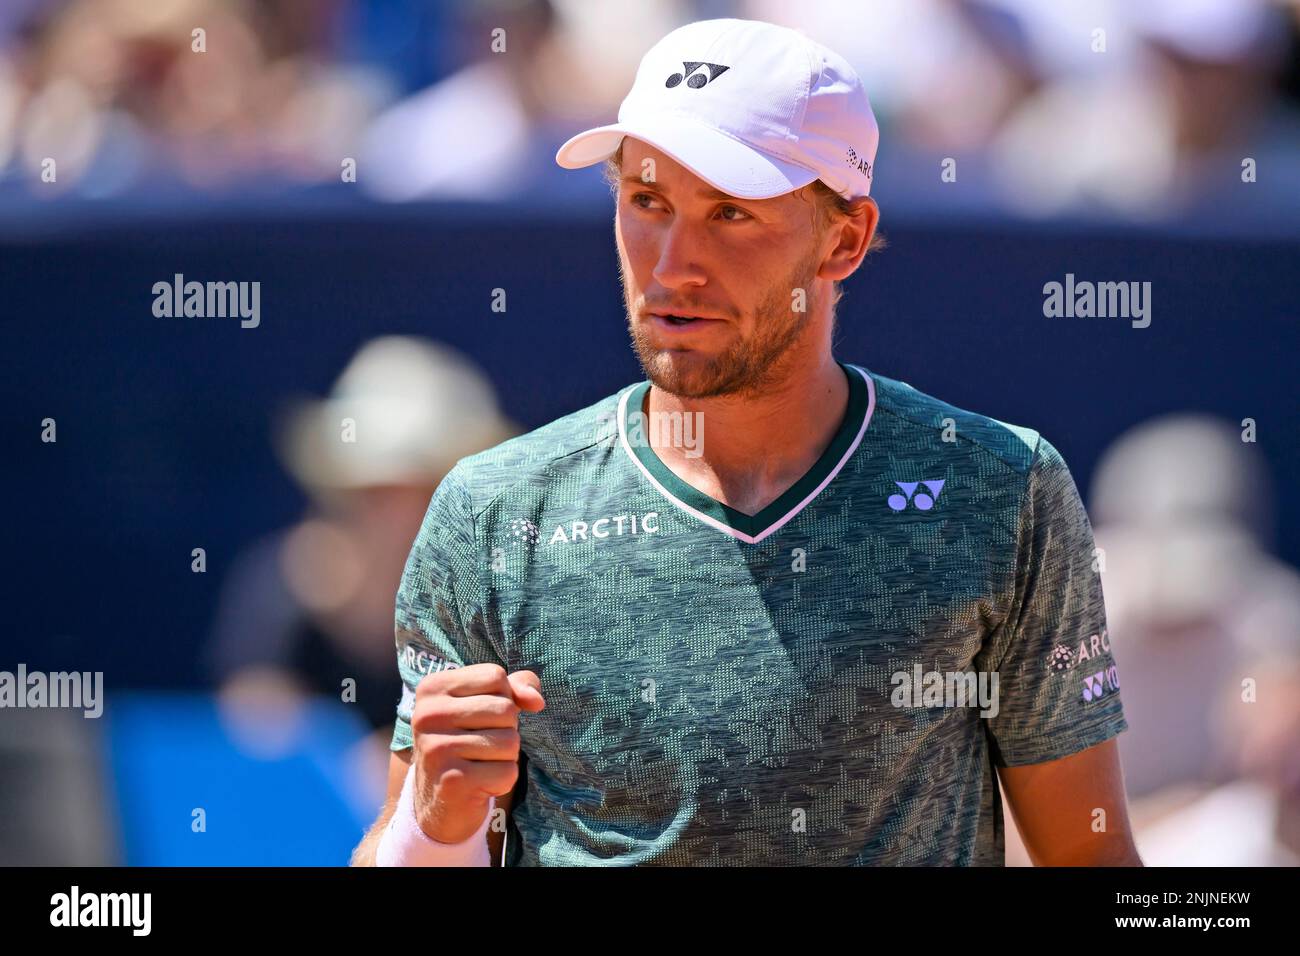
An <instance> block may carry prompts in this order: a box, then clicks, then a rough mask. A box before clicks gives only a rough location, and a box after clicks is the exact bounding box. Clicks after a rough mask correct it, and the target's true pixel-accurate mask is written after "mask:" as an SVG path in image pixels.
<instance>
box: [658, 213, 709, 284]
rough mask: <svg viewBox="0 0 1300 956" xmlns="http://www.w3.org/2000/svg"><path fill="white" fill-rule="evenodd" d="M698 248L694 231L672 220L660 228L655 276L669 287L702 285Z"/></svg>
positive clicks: (701, 268) (702, 270) (699, 246)
mask: <svg viewBox="0 0 1300 956" xmlns="http://www.w3.org/2000/svg"><path fill="white" fill-rule="evenodd" d="M700 249H701V245H700V236H699V235H698V231H697V230H695V229H694V228H693V227H691V226H689V225H687V224H685V223H683V222H682V221H681V220H678V221H676V222H674V223H673V224H672V225H670V226H669V227H668V228H667V229H665V230H664V232H663V237H662V242H661V245H660V246H659V259H658V261H657V262H656V263H655V269H654V277H655V279H656V280H657V281H658V282H659V283H660V284H661V285H663V286H665V287H666V288H669V289H674V288H680V287H681V286H684V285H704V283H705V281H706V278H707V277H706V275H705V272H704V269H703V267H702V266H701V265H700V258H699V253H700Z"/></svg>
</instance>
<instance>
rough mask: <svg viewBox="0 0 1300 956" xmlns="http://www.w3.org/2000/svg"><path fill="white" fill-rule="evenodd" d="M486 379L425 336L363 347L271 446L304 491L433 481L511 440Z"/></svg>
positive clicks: (299, 406)
mask: <svg viewBox="0 0 1300 956" xmlns="http://www.w3.org/2000/svg"><path fill="white" fill-rule="evenodd" d="M519 432H520V428H519V426H518V425H517V424H516V423H515V422H513V421H511V420H510V419H508V418H506V417H505V416H503V415H502V414H501V411H500V409H499V407H498V404H497V398H496V393H495V390H494V389H493V387H492V384H491V382H489V381H488V379H487V377H486V376H485V375H484V374H483V373H482V372H481V371H480V370H479V369H478V368H477V367H476V366H475V365H474V364H473V363H472V362H470V361H469V359H467V358H466V357H465V356H463V355H462V354H461V353H459V352H457V351H456V350H454V349H451V348H448V347H447V346H445V345H439V344H436V343H434V342H430V341H428V340H425V339H421V338H416V337H411V336H399V335H388V336H382V337H380V338H377V339H374V340H372V341H370V342H368V343H367V344H366V345H365V346H364V347H363V348H362V349H361V350H360V351H359V352H358V353H357V354H356V355H355V356H354V357H353V359H352V361H351V362H350V363H348V366H347V368H346V369H344V371H343V374H342V375H340V376H339V378H338V380H337V381H336V382H335V383H334V387H333V389H332V390H331V392H330V396H329V397H328V398H326V399H299V400H297V401H295V402H293V403H292V404H291V405H290V406H289V407H288V409H287V410H286V411H285V412H284V413H283V414H282V415H281V416H280V417H279V421H278V422H277V427H276V446H277V450H278V452H279V454H280V457H281V459H282V460H283V461H284V463H285V466H286V467H287V468H288V469H289V471H290V472H291V473H292V474H293V476H294V477H295V478H297V480H298V481H299V482H300V483H301V484H302V485H303V486H304V487H306V488H308V489H313V490H317V489H318V490H324V491H328V490H343V489H349V488H361V487H365V486H373V485H388V484H420V483H424V482H429V483H433V482H436V481H438V480H440V479H441V477H442V476H443V475H444V474H445V473H446V472H447V471H448V470H449V469H450V468H451V467H452V465H454V464H455V463H456V461H457V460H459V459H460V458H463V457H465V456H466V455H472V454H475V453H477V452H479V451H482V450H483V449H485V448H490V447H492V446H493V445H496V444H499V443H501V442H503V441H505V440H506V439H508V438H511V437H513V436H514V435H517V434H519Z"/></svg>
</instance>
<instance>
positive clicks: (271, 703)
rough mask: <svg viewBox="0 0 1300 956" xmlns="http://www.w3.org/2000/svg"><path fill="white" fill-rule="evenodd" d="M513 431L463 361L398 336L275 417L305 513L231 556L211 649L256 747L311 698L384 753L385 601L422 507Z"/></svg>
mask: <svg viewBox="0 0 1300 956" xmlns="http://www.w3.org/2000/svg"><path fill="white" fill-rule="evenodd" d="M517 432H518V428H517V427H516V426H515V425H514V424H513V423H512V422H510V421H509V420H508V419H506V418H505V417H504V416H502V414H501V413H500V411H499V410H498V406H497V400H496V396H495V394H494V391H493V388H492V386H491V384H490V383H489V382H488V380H487V379H486V378H485V377H484V376H483V374H482V373H481V372H480V371H479V370H478V369H477V368H475V367H473V366H472V365H471V364H470V363H469V362H468V361H467V360H466V359H465V358H464V357H462V356H461V355H459V354H458V353H456V352H455V351H453V350H451V349H448V348H446V347H444V346H441V345H437V344H434V343H432V342H426V341H424V340H421V339H416V338H409V337H403V336H385V337H382V338H379V339H375V340H374V341H372V342H370V343H369V344H367V345H366V346H365V347H364V348H363V349H362V350H361V351H360V352H359V353H358V354H357V355H356V357H355V358H354V359H353V360H352V362H351V363H350V364H349V365H348V367H347V369H346V370H345V371H344V372H343V374H342V376H341V377H340V378H339V379H338V381H337V382H336V383H335V385H334V388H333V391H332V393H331V396H330V397H329V398H328V399H325V400H301V401H299V402H297V403H296V404H295V405H294V406H293V407H292V409H291V410H289V411H287V412H286V413H285V414H284V415H283V416H282V419H281V422H280V424H279V451H280V453H281V455H282V457H283V459H284V461H285V464H286V466H287V467H288V468H289V470H290V471H291V472H292V474H293V475H294V476H295V477H296V478H297V480H298V481H299V483H300V484H301V485H302V486H303V487H304V488H305V489H306V490H307V491H308V492H309V494H310V496H311V506H310V508H309V510H308V512H307V514H306V515H305V516H304V517H303V518H302V520H300V521H299V522H298V523H297V524H295V525H294V526H293V527H291V528H288V529H286V530H284V531H280V532H277V533H275V534H272V535H270V536H268V537H266V538H265V539H263V540H261V541H259V542H257V543H256V544H254V545H253V546H252V547H251V548H250V549H249V550H248V551H247V552H246V553H244V554H243V555H241V556H240V557H239V558H237V559H236V561H235V562H234V565H233V567H232V568H231V571H230V573H229V577H228V578H227V580H226V581H225V582H224V588H223V593H222V597H221V600H220V605H219V608H218V613H217V620H216V626H215V634H214V640H213V645H212V647H211V648H210V660H211V663H212V666H213V667H214V669H215V672H216V677H217V679H218V680H219V681H220V683H221V694H222V698H223V706H224V709H225V711H226V713H227V715H228V717H230V718H231V720H232V722H233V724H234V725H235V727H236V728H238V727H239V726H240V725H247V728H248V733H247V734H245V735H244V736H245V737H246V738H248V739H249V740H250V742H251V743H252V745H254V746H257V747H259V748H262V749H264V750H268V751H274V750H276V749H277V748H278V747H279V746H280V744H281V743H282V742H283V741H287V740H290V739H292V738H293V736H294V734H295V733H296V730H297V728H296V727H295V724H294V717H295V716H296V715H297V714H298V713H300V706H299V705H300V703H301V701H302V696H303V695H304V694H316V695H323V696H327V697H330V698H333V699H335V700H349V697H350V701H354V702H355V705H356V707H357V708H358V710H359V711H360V712H361V713H362V714H363V715H364V716H365V719H366V721H367V722H368V723H369V725H370V726H371V727H373V728H375V729H376V731H377V735H376V740H377V741H378V742H382V743H383V744H384V747H385V748H386V747H387V743H388V735H389V734H390V733H391V728H392V723H393V714H394V710H395V708H396V705H397V699H398V697H400V696H401V684H400V681H399V679H398V676H397V669H396V664H395V658H394V653H395V652H394V645H393V613H394V612H393V607H394V605H393V601H394V598H395V596H396V593H397V586H398V583H399V581H400V579H401V574H402V569H403V567H404V566H405V563H406V558H407V555H408V554H409V552H410V548H411V543H412V541H413V540H414V538H415V535H416V532H417V531H418V530H419V526H420V522H421V520H422V519H423V517H424V513H425V511H426V509H427V507H428V504H429V499H430V497H431V495H432V494H433V490H434V488H435V487H437V484H438V482H439V481H441V480H442V476H443V475H444V474H446V472H447V471H448V470H450V468H451V466H452V465H453V464H455V462H456V461H457V460H458V459H460V458H463V457H465V456H466V455H470V454H473V453H475V452H477V451H481V450H482V449H484V448H488V447H491V446H492V445H495V444H498V443H499V442H502V441H504V440H506V439H507V438H509V437H511V436H512V435H514V434H516V433H517ZM347 681H351V682H352V684H351V685H349V684H347V683H345V682H347ZM349 687H352V688H354V692H353V693H351V694H350V695H349V694H348V693H347V691H348V688H349ZM267 718H272V719H267ZM268 735H270V736H268ZM380 778H382V772H381V775H380Z"/></svg>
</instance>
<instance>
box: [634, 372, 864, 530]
mask: <svg viewBox="0 0 1300 956" xmlns="http://www.w3.org/2000/svg"><path fill="white" fill-rule="evenodd" d="M848 403H849V383H848V380H847V379H846V377H845V374H844V370H843V369H842V368H840V366H839V363H837V362H836V361H835V358H834V356H832V355H830V354H829V353H827V354H825V355H822V356H818V357H816V358H815V359H814V360H813V361H812V362H810V363H805V364H802V365H797V366H796V367H795V368H794V369H793V370H792V372H791V374H788V375H786V376H784V377H783V378H782V380H781V381H780V382H779V383H777V384H776V385H775V386H773V387H772V388H770V389H768V390H767V391H766V392H764V394H762V395H746V396H744V397H735V396H730V395H723V396H718V397H714V398H700V399H693V398H679V397H678V396H676V395H670V394H668V393H667V392H665V391H663V390H662V389H659V388H655V387H653V386H651V387H650V388H649V389H648V390H647V393H646V399H645V407H644V408H643V409H642V410H643V411H644V412H645V413H646V414H647V416H648V421H649V422H651V423H652V424H653V423H655V422H658V421H663V420H668V419H665V418H661V417H660V416H662V415H664V413H669V415H670V416H671V415H672V413H676V414H678V415H681V416H683V417H689V418H690V420H691V421H692V422H694V423H696V430H695V434H697V435H698V436H700V439H701V440H700V441H699V445H698V448H686V447H681V446H679V445H678V444H676V443H675V442H673V441H672V440H671V436H672V435H673V433H674V431H675V430H674V429H667V428H655V427H652V428H650V430H649V440H650V446H651V448H653V449H654V451H655V454H656V455H658V457H659V460H660V461H662V462H663V463H664V465H665V466H666V467H667V468H668V469H669V470H670V471H672V472H673V473H674V474H676V475H677V477H679V478H681V479H682V480H683V481H685V482H686V483H687V484H689V485H691V486H692V487H694V488H696V489H698V490H699V491H701V492H703V493H704V494H706V495H708V496H709V497H711V498H715V499H716V500H718V501H721V502H723V503H724V504H726V505H728V506H730V507H732V508H735V509H736V510H737V511H739V512H741V513H742V514H751V515H752V514H757V513H758V512H759V511H761V510H763V508H765V507H767V506H768V505H769V504H771V503H772V502H773V501H775V500H776V499H777V498H779V497H780V496H781V495H782V494H783V493H784V492H785V491H786V490H787V489H789V488H790V487H791V486H793V485H794V483H795V482H797V481H798V480H799V479H800V478H802V477H803V476H804V475H805V474H806V473H807V472H808V471H809V470H810V469H811V468H812V466H813V465H814V464H816V462H817V460H818V459H819V458H820V457H821V456H822V453H823V452H825V450H826V448H827V446H829V445H830V443H831V441H832V440H833V439H834V437H835V434H836V432H837V431H839V428H840V425H841V424H842V423H843V421H844V416H845V415H846V414H847V412H848Z"/></svg>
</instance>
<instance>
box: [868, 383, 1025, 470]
mask: <svg viewBox="0 0 1300 956" xmlns="http://www.w3.org/2000/svg"><path fill="white" fill-rule="evenodd" d="M954 407H956V406H954ZM876 410H877V411H883V412H885V413H886V414H887V415H892V416H894V417H895V418H897V419H900V420H902V421H905V422H908V423H909V424H912V425H920V426H922V427H927V428H928V427H931V426H930V423H929V422H920V421H917V420H916V419H915V418H911V417H909V416H907V415H904V414H902V413H901V412H899V411H897V410H895V409H893V408H890V407H888V406H882V405H881V404H880V402H879V401H877V403H876ZM959 410H960V411H966V410H965V409H959ZM968 414H971V415H979V413H978V412H968ZM981 417H984V418H988V416H987V415H985V416H981ZM989 420H990V421H997V419H989ZM1004 424H1005V423H1004ZM1021 427H1026V426H1021ZM1030 430H1031V431H1033V433H1034V434H1035V435H1036V436H1037V439H1036V440H1035V442H1034V451H1033V454H1032V455H1031V456H1030V459H1029V468H1026V469H1025V471H1024V472H1021V471H1020V470H1019V469H1018V468H1016V467H1015V465H1013V464H1011V463H1010V462H1009V461H1007V460H1006V459H1005V458H1004V457H1002V456H1001V455H999V454H997V453H996V452H994V451H991V450H990V449H989V448H988V447H986V446H985V445H984V444H983V443H981V442H978V441H976V440H975V439H974V438H970V437H968V436H967V435H965V434H963V433H962V432H961V430H960V429H959V430H958V432H957V438H958V440H959V441H963V442H965V443H966V444H968V445H970V446H971V447H972V448H976V449H979V451H981V452H983V453H984V454H986V455H988V456H989V457H990V458H992V459H994V460H995V461H997V462H998V463H1000V464H1001V465H1002V466H1003V467H1004V468H1006V469H1007V470H1008V471H1010V472H1012V473H1013V474H1016V475H1021V474H1023V475H1025V476H1028V474H1029V470H1030V469H1032V468H1033V464H1034V461H1035V460H1036V459H1037V457H1038V443H1039V442H1041V441H1042V438H1043V436H1042V434H1041V433H1040V432H1039V431H1038V429H1036V428H1035V429H1030Z"/></svg>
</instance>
